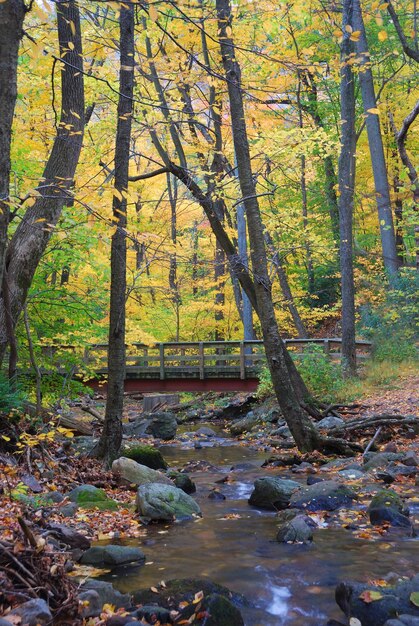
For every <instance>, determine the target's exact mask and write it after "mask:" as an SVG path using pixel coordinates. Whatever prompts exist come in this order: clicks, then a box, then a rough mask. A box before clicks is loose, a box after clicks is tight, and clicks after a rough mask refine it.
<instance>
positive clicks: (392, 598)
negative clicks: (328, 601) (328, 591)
mask: <svg viewBox="0 0 419 626" xmlns="http://www.w3.org/2000/svg"><path fill="white" fill-rule="evenodd" d="M412 593H419V574H417V575H416V576H414V577H413V578H412V579H411V580H407V581H406V580H405V581H402V582H399V583H398V584H396V585H395V586H393V587H375V586H374V585H368V584H360V583H340V584H339V585H338V586H337V587H336V591H335V597H336V602H337V604H338V605H339V607H340V608H341V609H342V611H343V612H344V613H345V615H346V616H347V617H348V618H349V617H356V618H357V619H358V620H359V621H360V622H361V624H362V626H383V624H385V623H386V621H387V620H390V619H394V618H396V617H397V616H399V615H400V616H401V615H409V616H410V617H415V618H419V608H418V607H417V606H416V605H415V604H413V602H412V601H411V595H412Z"/></svg>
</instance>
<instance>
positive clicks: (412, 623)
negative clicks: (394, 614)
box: [384, 615, 419, 626]
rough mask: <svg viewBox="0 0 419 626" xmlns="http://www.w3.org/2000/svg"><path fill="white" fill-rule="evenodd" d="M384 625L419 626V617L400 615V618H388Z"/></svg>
mask: <svg viewBox="0 0 419 626" xmlns="http://www.w3.org/2000/svg"><path fill="white" fill-rule="evenodd" d="M384 626H419V617H415V616H414V615H399V617H398V618H395V619H388V620H387V621H386V622H385V624H384Z"/></svg>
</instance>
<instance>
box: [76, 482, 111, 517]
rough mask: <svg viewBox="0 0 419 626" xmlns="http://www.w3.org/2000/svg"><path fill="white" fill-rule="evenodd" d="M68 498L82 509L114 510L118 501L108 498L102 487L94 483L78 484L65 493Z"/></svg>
mask: <svg viewBox="0 0 419 626" xmlns="http://www.w3.org/2000/svg"><path fill="white" fill-rule="evenodd" d="M67 497H68V499H69V500H70V501H71V502H74V503H75V504H77V505H78V506H80V507H82V508H84V509H95V508H96V509H100V510H101V511H115V510H116V509H117V508H118V503H117V502H115V500H112V499H111V498H108V496H107V495H106V493H105V492H104V491H103V489H99V488H98V487H95V486H94V485H79V486H78V487H76V488H75V489H72V491H70V492H69V493H68V494H67Z"/></svg>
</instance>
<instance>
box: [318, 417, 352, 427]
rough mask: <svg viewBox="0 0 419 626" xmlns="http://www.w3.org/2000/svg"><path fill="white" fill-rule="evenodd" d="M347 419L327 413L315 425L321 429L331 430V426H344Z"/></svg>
mask: <svg viewBox="0 0 419 626" xmlns="http://www.w3.org/2000/svg"><path fill="white" fill-rule="evenodd" d="M344 423H345V420H343V419H342V418H341V417H336V416H335V415H327V416H326V417H324V418H323V419H322V420H320V421H319V422H316V423H315V424H314V425H315V427H316V428H318V429H319V430H329V429H330V428H337V427H338V426H343V425H344Z"/></svg>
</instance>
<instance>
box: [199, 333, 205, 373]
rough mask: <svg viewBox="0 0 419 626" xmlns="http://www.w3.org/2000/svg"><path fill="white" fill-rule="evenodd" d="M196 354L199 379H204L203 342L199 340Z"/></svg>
mask: <svg viewBox="0 0 419 626" xmlns="http://www.w3.org/2000/svg"><path fill="white" fill-rule="evenodd" d="M198 355H199V378H200V380H204V377H205V360H204V359H205V357H204V342H203V341H200V342H199V350H198Z"/></svg>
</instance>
